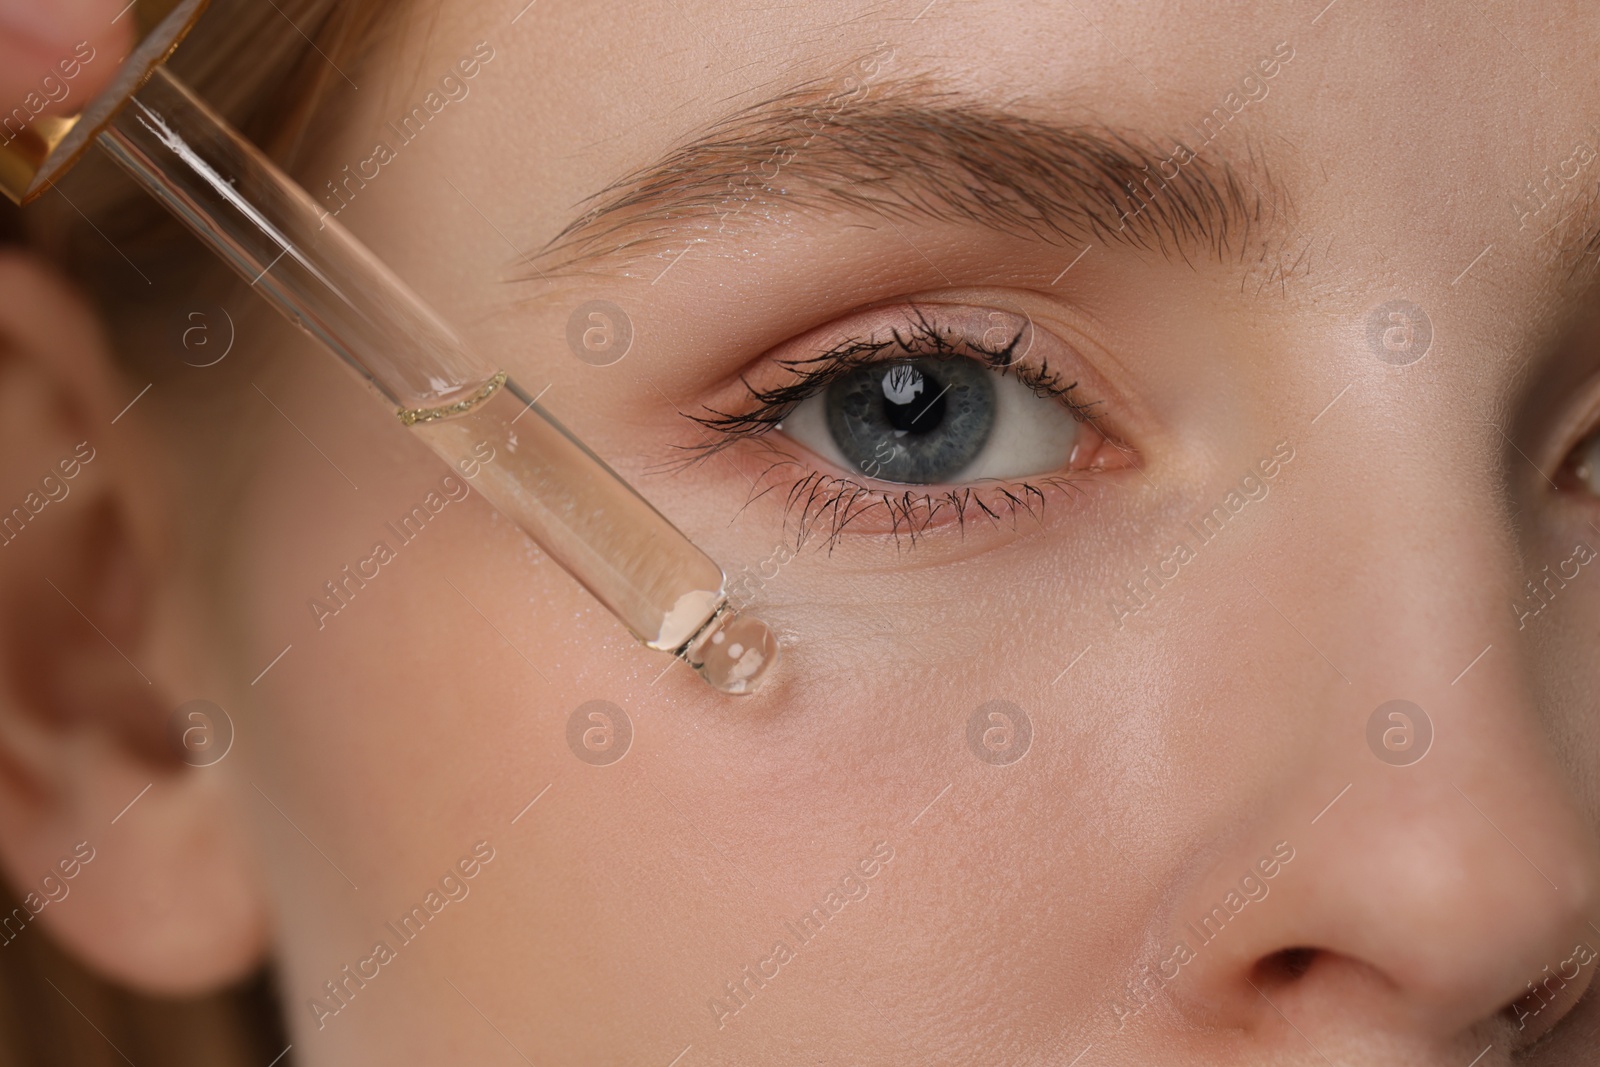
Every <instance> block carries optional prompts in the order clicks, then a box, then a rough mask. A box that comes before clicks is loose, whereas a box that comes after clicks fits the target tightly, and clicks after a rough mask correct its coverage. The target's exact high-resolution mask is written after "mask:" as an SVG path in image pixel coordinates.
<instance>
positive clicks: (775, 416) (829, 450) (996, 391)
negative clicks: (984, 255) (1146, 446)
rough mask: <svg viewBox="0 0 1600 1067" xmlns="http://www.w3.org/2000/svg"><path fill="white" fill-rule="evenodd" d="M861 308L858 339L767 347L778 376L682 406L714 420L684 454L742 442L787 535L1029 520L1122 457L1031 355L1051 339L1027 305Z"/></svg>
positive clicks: (916, 530) (1091, 412)
mask: <svg viewBox="0 0 1600 1067" xmlns="http://www.w3.org/2000/svg"><path fill="white" fill-rule="evenodd" d="M873 315H874V317H875V319H876V322H875V325H874V326H873V327H872V328H870V329H868V330H866V331H864V332H863V333H862V334H861V335H860V336H854V337H847V338H846V339H844V340H842V341H837V342H835V343H832V344H830V345H829V346H828V347H827V348H826V349H824V350H822V351H812V352H804V353H802V354H800V355H796V356H792V357H789V358H777V357H773V358H770V359H768V360H767V361H766V362H767V366H766V367H764V368H761V369H760V370H758V372H757V374H756V377H757V378H758V379H759V380H761V381H762V382H763V383H765V382H771V381H772V379H773V378H774V377H776V378H777V379H778V380H777V381H776V383H775V384H755V383H753V382H752V381H751V379H750V377H745V378H742V379H741V381H742V383H743V389H744V393H745V396H744V398H743V402H742V403H740V404H738V405H728V406H729V407H730V409H731V410H726V411H724V410H714V409H711V408H707V409H706V411H705V412H704V413H703V414H701V415H698V416H691V417H692V418H694V420H695V421H696V422H698V423H699V424H700V425H701V426H703V427H705V428H707V429H709V430H712V431H714V434H713V435H712V438H711V439H710V440H708V441H706V442H704V443H702V444H700V445H696V446H692V447H691V449H690V451H691V452H692V453H694V458H693V459H692V460H691V462H694V461H697V460H699V459H704V458H705V457H707V456H709V455H710V454H711V453H713V452H717V451H721V450H724V449H727V448H729V447H731V446H733V445H735V444H739V443H741V442H745V443H748V444H749V445H750V446H752V447H754V448H755V449H756V450H757V454H758V455H760V456H762V457H763V458H765V459H766V460H767V461H768V465H767V467H766V469H765V470H764V471H763V472H762V475H761V477H760V479H759V480H758V486H759V488H758V489H757V491H756V493H754V494H752V496H753V497H754V496H759V495H765V494H766V493H769V492H772V491H774V490H782V491H783V492H784V496H785V500H786V504H787V508H786V518H787V520H789V521H791V522H792V524H793V526H794V527H795V534H796V540H797V541H803V540H804V539H805V538H806V537H807V536H809V535H810V534H811V533H813V532H821V531H823V529H824V526H825V527H826V535H827V540H828V543H829V544H830V545H831V544H833V543H836V542H837V541H838V540H839V538H840V537H841V536H842V535H843V534H844V533H845V532H846V530H852V531H854V532H860V533H878V534H891V535H894V536H895V538H896V539H897V540H898V539H899V537H900V535H902V534H903V535H906V536H907V537H909V539H911V540H912V541H913V542H914V541H915V540H916V538H917V537H918V536H919V535H921V534H924V533H926V532H928V531H929V530H930V529H931V528H932V527H935V526H942V525H954V526H957V527H960V528H961V529H964V528H965V524H966V522H967V520H968V519H988V520H991V521H999V520H1002V519H1009V520H1011V521H1013V522H1014V521H1015V520H1016V519H1017V517H1018V515H1019V513H1021V512H1026V513H1027V514H1028V515H1030V516H1032V517H1033V518H1036V519H1037V518H1038V517H1039V516H1040V514H1041V511H1042V508H1043V506H1044V503H1045V501H1046V499H1047V498H1048V497H1049V496H1051V495H1059V494H1060V493H1061V492H1062V491H1063V490H1065V491H1069V492H1070V491H1073V490H1075V489H1076V487H1077V484H1078V482H1080V481H1082V480H1083V479H1084V478H1085V477H1087V476H1089V475H1090V474H1091V473H1092V472H1096V471H1106V470H1112V469H1117V468H1121V467H1126V466H1130V465H1131V463H1132V461H1133V457H1132V453H1131V452H1130V451H1129V450H1127V449H1126V448H1124V447H1123V446H1121V445H1120V444H1115V443H1113V441H1112V440H1111V439H1110V438H1109V437H1108V435H1107V433H1105V432H1103V431H1102V429H1101V423H1100V419H1101V412H1100V410H1099V408H1100V406H1101V405H1099V404H1098V403H1097V402H1095V401H1093V400H1089V399H1087V398H1085V397H1083V396H1082V395H1081V392H1082V390H1081V389H1080V387H1079V384H1078V379H1077V377H1071V378H1069V377H1066V376H1064V375H1063V374H1061V373H1060V372H1058V370H1057V369H1056V368H1055V367H1052V366H1051V365H1050V363H1049V361H1048V360H1047V358H1045V357H1044V356H1043V355H1040V354H1039V353H1038V352H1037V351H1030V350H1035V349H1036V348H1044V347H1048V346H1047V345H1037V346H1036V345H1035V341H1036V340H1037V339H1038V337H1039V336H1040V335H1038V334H1036V332H1035V331H1036V327H1035V325H1034V324H1033V322H1032V320H1031V319H1029V318H1027V317H1026V316H1022V315H1017V314H1015V313H1011V312H1001V311H996V310H993V309H987V308H974V307H970V306H958V305H940V304H918V305H907V306H904V307H901V308H898V309H890V311H889V314H888V315H887V321H885V318H886V316H885V312H884V309H877V310H876V311H875V312H874V313H873ZM762 371H764V372H765V373H764V374H763V373H762ZM795 444H798V445H801V446H804V448H803V450H802V449H797V448H794V447H793V445H795ZM785 446H788V447H785ZM807 453H809V455H808V454H807ZM818 461H820V462H818ZM830 467H831V468H833V470H828V469H826V468H830Z"/></svg>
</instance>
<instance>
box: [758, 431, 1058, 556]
mask: <svg viewBox="0 0 1600 1067" xmlns="http://www.w3.org/2000/svg"><path fill="white" fill-rule="evenodd" d="M770 447H771V449H772V451H773V452H774V453H775V454H776V455H777V456H780V457H782V458H780V459H775V460H774V461H773V462H772V463H770V464H769V465H768V466H767V468H766V470H764V471H762V472H761V474H760V476H759V477H757V479H756V481H755V485H756V486H758V487H759V486H760V485H761V484H762V483H763V482H766V481H767V480H768V478H769V476H770V475H772V474H773V473H774V472H776V471H778V470H780V469H782V468H784V467H788V466H805V464H802V463H801V461H800V460H798V459H795V458H794V457H793V456H791V455H789V454H788V453H787V452H784V451H782V450H781V449H779V448H777V447H776V446H770ZM777 488H778V486H777V485H768V486H767V487H766V488H764V489H762V488H757V489H755V490H753V491H752V492H751V494H750V498H749V499H748V500H747V501H746V502H745V507H749V506H750V505H751V504H753V503H755V502H756V501H757V500H758V499H760V498H761V497H763V496H765V495H767V494H768V493H770V492H772V491H773V490H774V489H777ZM1049 490H1056V491H1069V492H1072V493H1078V492H1081V489H1080V488H1079V485H1078V480H1077V479H1075V478H1072V477H1070V476H1068V475H1050V476H1048V477H1044V478H1036V479H1033V480H1031V481H1027V482H1017V483H1013V484H1011V485H999V484H994V485H978V486H961V487H959V488H954V489H939V490H935V491H922V492H918V491H916V490H914V489H905V490H903V491H900V492H896V491H894V490H890V489H885V488H882V487H874V486H868V485H862V484H861V483H860V482H857V481H854V480H853V479H850V478H847V477H844V476H842V475H837V474H827V473H825V472H822V471H812V472H811V473H809V474H808V475H806V476H805V477H804V478H801V479H800V480H799V481H797V482H795V483H793V484H792V485H790V487H789V489H788V491H787V493H786V495H785V500H784V519H783V521H784V528H785V529H786V530H787V529H789V528H790V525H791V523H792V524H793V529H794V534H795V542H794V544H795V551H797V552H798V551H799V550H800V548H801V547H802V546H803V545H804V544H805V543H806V541H808V540H810V539H811V538H812V537H813V536H814V535H816V534H817V533H819V532H822V531H823V529H824V527H823V523H824V522H826V524H827V525H826V533H825V538H826V539H825V540H824V541H823V544H825V545H826V546H827V549H828V551H829V552H830V553H831V552H832V551H833V549H834V547H835V546H836V545H837V544H838V543H839V541H840V540H841V538H842V537H843V536H844V532H845V530H846V528H848V527H849V525H850V524H851V523H853V522H856V521H857V520H859V519H862V518H863V517H866V516H872V517H876V518H878V519H879V520H880V521H881V520H882V519H884V518H887V520H888V523H887V525H888V527H889V528H888V530H887V531H884V532H885V533H887V534H888V535H889V536H892V537H893V538H894V541H895V545H896V547H897V548H899V547H903V546H902V543H901V539H902V537H904V538H905V540H906V541H907V542H909V546H910V547H915V546H916V543H917V538H918V537H920V536H922V535H923V534H925V533H927V531H928V530H929V529H931V528H932V527H934V526H936V525H942V522H941V519H942V517H943V516H946V515H948V516H951V517H953V518H954V520H955V522H956V524H957V526H958V527H959V529H960V530H961V532H962V533H963V534H964V533H965V532H966V526H967V520H968V519H969V518H972V519H977V520H987V521H988V522H989V523H991V524H992V525H995V526H998V525H1000V524H1001V523H1003V522H1006V521H1007V520H1010V525H1011V528H1012V529H1016V527H1017V523H1018V520H1019V518H1020V516H1021V515H1022V514H1026V515H1027V516H1028V517H1029V518H1031V519H1033V520H1034V521H1036V522H1039V521H1043V520H1042V515H1043V513H1044V506H1045V501H1046V499H1047V491H1049ZM740 510H741V511H743V508H741V509H740Z"/></svg>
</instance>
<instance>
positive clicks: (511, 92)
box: [397, 0, 1600, 328]
mask: <svg viewBox="0 0 1600 1067" xmlns="http://www.w3.org/2000/svg"><path fill="white" fill-rule="evenodd" d="M503 14H504V12H496V13H495V14H494V16H492V17H491V16H488V15H486V14H485V13H484V12H483V10H482V9H481V8H480V7H479V6H478V5H474V4H469V3H467V2H466V0H449V2H447V3H446V4H445V7H444V10H443V16H444V17H443V18H441V19H440V20H439V21H438V22H437V23H436V24H435V23H430V26H434V25H437V26H439V27H450V26H451V25H452V23H458V25H459V27H460V28H457V29H452V30H449V31H448V32H430V33H429V34H428V35H427V38H426V43H425V44H424V45H423V50H424V51H426V52H428V53H429V55H428V58H426V59H423V60H421V61H410V60H409V59H408V61H407V62H405V63H404V64H401V65H400V66H399V67H398V68H397V70H398V71H399V72H402V74H410V73H412V72H415V74H416V75H417V79H418V81H419V83H420V82H425V81H427V80H429V79H428V73H429V72H430V71H432V70H433V69H434V68H435V67H438V66H439V65H440V64H441V63H444V62H446V61H447V60H449V59H450V58H452V55H453V53H451V51H450V50H451V48H452V47H454V48H455V49H456V50H457V51H460V50H461V48H462V47H464V46H465V44H466V43H467V42H468V39H469V37H472V36H473V34H474V33H476V34H477V35H480V36H482V35H488V36H491V39H493V40H495V41H497V42H499V43H500V44H502V45H503V47H502V48H501V54H502V55H504V56H505V58H504V59H503V60H501V66H500V68H499V69H498V70H497V71H496V83H497V84H496V85H494V86H485V87H484V88H485V90H486V91H485V92H484V94H483V95H484V97H485V102H484V103H483V104H481V105H477V106H475V107H474V108H473V109H472V111H471V113H470V114H468V115H466V116H463V118H462V120H461V121H460V122H459V123H456V124H455V125H456V127H457V130H456V133H457V134H458V135H459V136H461V137H463V138H465V137H468V136H470V137H472V138H473V139H475V140H476V142H477V144H476V146H475V148H474V149H473V151H474V153H475V154H477V155H479V156H482V155H483V154H485V153H487V154H488V155H489V156H491V157H492V158H491V159H489V160H487V161H486V163H487V165H488V166H489V167H492V168H494V169H497V170H499V171H500V172H501V173H503V174H514V175H517V176H519V177H520V178H522V179H525V180H526V183H527V185H528V187H529V188H531V189H536V190H538V191H539V192H540V193H541V195H540V196H539V197H538V200H537V203H535V204H533V205H531V206H529V207H527V208H525V209H524V212H525V214H528V215H530V216H531V217H530V218H529V219H528V221H529V224H530V229H531V230H533V231H535V232H536V233H537V235H538V236H537V237H530V238H529V242H530V244H531V245H533V246H537V245H538V244H539V243H540V242H541V239H548V238H550V237H553V236H555V234H557V233H559V232H560V231H561V230H562V229H563V228H564V227H565V226H567V225H569V224H570V223H571V222H572V220H573V218H574V217H576V216H577V215H579V214H580V213H581V212H580V211H579V210H578V208H579V206H580V205H583V204H585V203H586V202H587V201H588V199H589V198H590V197H592V196H593V195H594V194H596V193H597V192H599V191H600V190H601V189H603V188H605V187H606V186H607V185H609V184H610V183H612V182H614V181H615V180H616V179H617V178H618V177H619V176H621V175H624V174H628V173H631V172H634V171H637V170H638V169H640V168H643V167H646V166H648V165H649V164H650V163H652V162H653V161H658V160H661V159H664V158H667V157H668V156H669V155H670V154H671V152H672V151H673V150H674V148H678V147H681V146H682V145H683V144H685V143H687V142H690V141H692V140H693V139H694V138H695V137H696V136H699V135H701V134H703V133H704V132H705V131H706V130H707V129H711V128H714V127H715V126H716V124H717V123H718V122H719V121H723V120H725V119H726V118H727V117H728V116H729V115H732V114H737V113H739V112H740V111H741V110H742V109H745V108H749V107H752V106H755V105H757V104H758V103H759V102H760V101H762V100H768V99H773V98H776V97H780V96H782V95H783V94H785V93H788V92H791V91H793V90H794V89H795V88H796V87H797V86H804V85H807V84H813V83H816V82H818V81H822V82H826V81H827V80H828V79H831V78H840V77H844V76H845V72H847V71H848V70H849V69H850V68H851V66H852V64H855V63H857V61H859V60H860V59H861V58H862V57H864V56H880V57H881V56H883V55H884V54H885V50H888V58H887V60H884V61H880V62H878V63H876V64H875V65H874V69H875V70H881V72H882V73H881V74H880V75H879V76H881V77H884V78H885V79H888V80H892V81H894V82H896V83H902V84H904V83H913V84H919V85H926V86H928V87H929V88H930V89H932V90H936V91H939V92H954V93H959V94H963V95H965V96H968V97H971V98H974V99H978V100H981V101H984V102H986V103H988V104H991V105H993V106H996V107H1002V108H1006V109H1010V110H1017V111H1020V112H1022V113H1024V114H1026V115H1028V116H1030V117H1035V118H1045V119H1053V120H1058V121H1063V122H1071V123H1093V124H1100V125H1105V126H1109V127H1112V128H1119V129H1120V128H1126V129H1130V130H1134V131H1138V132H1140V133H1142V134H1148V135H1149V137H1150V139H1151V143H1152V144H1153V145H1159V144H1160V143H1161V142H1162V141H1164V140H1171V141H1173V142H1174V143H1183V144H1185V145H1188V146H1192V147H1194V148H1196V149H1197V150H1198V151H1199V153H1200V154H1201V155H1202V157H1205V158H1215V159H1217V160H1233V161H1250V162H1252V163H1256V164H1260V165H1262V166H1264V167H1265V169H1266V170H1267V171H1268V172H1270V174H1271V175H1272V177H1273V178H1274V179H1275V187H1274V188H1273V189H1272V190H1271V192H1272V194H1273V197H1274V198H1277V197H1279V196H1280V195H1281V197H1282V204H1283V206H1285V207H1286V208H1290V209H1292V211H1290V212H1289V216H1290V218H1291V219H1292V225H1291V227H1290V230H1291V234H1290V236H1291V238H1292V242H1291V243H1292V244H1295V245H1301V246H1303V245H1309V244H1314V243H1320V245H1321V246H1322V247H1325V248H1326V249H1328V251H1329V253H1330V254H1329V255H1328V256H1325V257H1324V268H1323V273H1322V275H1321V276H1320V277H1319V278H1318V279H1317V281H1316V283H1315V284H1316V285H1317V286H1322V287H1326V288H1327V289H1331V290H1334V291H1349V290H1350V289H1352V288H1354V287H1360V288H1370V289H1373V290H1382V289H1386V288H1394V287H1396V286H1398V287H1399V288H1401V289H1404V290H1407V291H1408V292H1412V293H1416V294H1419V298H1422V299H1425V298H1426V297H1429V296H1431V297H1433V298H1434V299H1433V302H1434V303H1435V304H1437V303H1439V302H1440V301H1442V300H1444V299H1446V298H1449V297H1454V296H1457V295H1459V294H1460V293H1461V292H1462V291H1463V290H1462V288H1461V287H1462V286H1463V285H1472V284H1474V283H1476V284H1477V290H1476V291H1475V292H1474V294H1473V298H1472V301H1471V304H1470V307H1467V308H1464V309H1463V313H1464V314H1468V315H1471V316H1477V317H1480V318H1482V319H1483V320H1484V321H1493V322H1494V323H1497V324H1500V326H1499V327H1497V328H1505V327H1507V326H1508V324H1511V323H1515V322H1517V321H1518V320H1519V318H1525V317H1526V316H1529V315H1538V316H1546V317H1547V316H1548V312H1549V311H1550V308H1551V305H1552V304H1555V303H1560V302H1563V301H1564V302H1566V303H1571V302H1572V300H1573V299H1574V293H1575V292H1576V291H1577V290H1578V287H1576V286H1574V285H1573V284H1571V282H1572V278H1573V276H1574V272H1575V270H1576V271H1577V273H1578V274H1580V275H1581V274H1582V268H1583V267H1584V266H1585V260H1587V261H1588V262H1591V263H1592V262H1594V260H1595V257H1594V256H1592V255H1588V256H1585V255H1584V254H1583V253H1584V252H1585V251H1586V250H1587V248H1588V247H1589V244H1590V240H1589V238H1590V234H1591V233H1592V231H1593V221H1594V220H1593V214H1594V212H1593V208H1594V205H1593V200H1594V197H1593V196H1592V195H1591V192H1590V190H1591V189H1592V188H1593V187H1594V186H1595V181H1596V178H1597V177H1600V163H1597V162H1596V154H1597V153H1600V129H1597V127H1596V121H1597V119H1600V87H1597V86H1595V85H1594V84H1593V79H1589V78H1585V77H1582V76H1581V73H1582V69H1581V68H1582V65H1581V63H1580V62H1579V57H1581V56H1584V55H1587V54H1589V53H1590V52H1591V51H1592V48H1590V47H1589V46H1588V45H1587V44H1586V43H1585V42H1593V41H1596V40H1600V9H1596V8H1594V7H1593V6H1592V5H1578V4H1556V5H1541V6H1540V8H1539V9H1538V10H1537V11H1536V12H1530V11H1528V10H1525V9H1522V8H1519V7H1515V6H1510V5H1504V4H1494V3H1483V4H1476V3H1473V4H1444V3H1416V2H1411V0H1405V2H1401V0H1393V2H1383V0H1335V2H1334V3H1331V4H1326V5H1324V4H1322V3H1312V4H1309V5H1307V4H1296V5H1293V6H1292V7H1288V6H1285V5H1282V4H1278V3H1213V4H1199V5H1196V4H1179V3H1176V2H1171V3H1141V4H1138V5H1104V4H1096V3H1091V2H1087V0H1085V2H1078V0H1063V2H1059V3H1027V4H1018V3H1014V2H1011V0H932V2H929V0H909V2H904V3H902V2H892V3H876V4H871V5H864V4H850V3H817V2H809V3H805V4H797V5H765V4H762V5H737V4H736V5H731V6H730V5H725V4H711V3H697V2H693V0H678V2H676V3H673V4H667V5H661V6H660V7H659V8H657V7H655V6H653V5H652V6H649V7H648V8H640V7H638V6H637V5H630V4H622V3H599V4H585V5H557V4H551V5H545V4H539V5H536V6H534V7H531V8H529V9H526V10H525V11H523V12H522V13H521V14H520V16H519V17H518V19H517V22H516V23H515V24H512V25H509V26H502V25H500V23H501V22H503V21H504V19H503V18H502V17H501V16H502V15H503ZM466 27H476V29H468V28H466ZM440 69H443V68H442V67H441V68H440ZM402 80H404V77H402ZM530 115H532V116H537V122H538V125H537V127H536V128H531V127H530V125H529V122H528V119H529V116H530ZM489 128H497V129H500V130H503V131H504V132H505V133H506V134H507V136H501V137H499V138H498V140H497V143H495V144H493V145H491V146H488V147H487V148H485V147H484V146H483V139H482V138H483V134H484V132H485V130H486V129H489ZM442 140H443V139H441V141H442ZM551 191H553V195H544V194H546V193H548V192H551ZM1580 280H1583V281H1586V280H1587V279H1586V277H1583V278H1581V279H1580ZM1425 302H1426V300H1425ZM1524 325H1526V324H1524Z"/></svg>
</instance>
